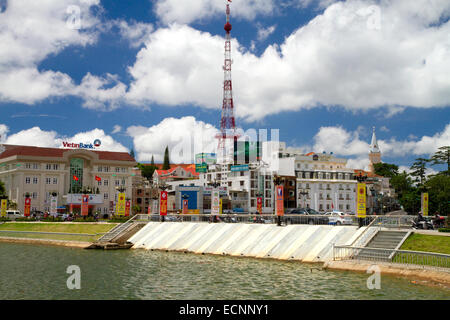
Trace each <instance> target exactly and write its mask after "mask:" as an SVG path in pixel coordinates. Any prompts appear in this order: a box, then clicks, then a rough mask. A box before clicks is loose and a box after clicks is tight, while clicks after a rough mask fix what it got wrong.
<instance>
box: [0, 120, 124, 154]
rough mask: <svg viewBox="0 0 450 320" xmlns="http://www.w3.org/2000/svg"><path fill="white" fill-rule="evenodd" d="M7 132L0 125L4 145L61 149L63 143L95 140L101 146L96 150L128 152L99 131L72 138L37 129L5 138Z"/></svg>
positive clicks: (6, 129)
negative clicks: (98, 140)
mask: <svg viewBox="0 0 450 320" xmlns="http://www.w3.org/2000/svg"><path fill="white" fill-rule="evenodd" d="M8 131H9V128H8V127H7V126H5V125H0V134H1V135H2V138H1V139H2V140H1V141H2V142H3V143H5V144H12V145H26V146H36V147H47V148H62V147H63V141H66V142H73V143H86V144H87V143H93V142H94V140H96V139H100V141H101V142H102V144H101V146H100V147H98V148H96V149H97V150H102V151H117V152H127V151H128V149H127V148H125V147H124V146H123V145H122V144H120V143H119V142H117V141H115V140H114V139H113V138H112V137H111V136H109V135H107V134H105V132H104V131H103V130H101V129H93V130H91V131H86V132H80V133H77V134H75V135H74V136H64V135H61V134H59V133H57V132H56V131H53V130H50V131H45V130H42V129H41V128H39V127H33V128H30V129H25V130H21V131H19V132H16V133H13V134H11V135H8V136H6V133H7V132H8ZM2 132H4V133H5V138H3V134H2Z"/></svg>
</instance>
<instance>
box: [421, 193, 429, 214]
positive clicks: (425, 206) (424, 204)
mask: <svg viewBox="0 0 450 320" xmlns="http://www.w3.org/2000/svg"><path fill="white" fill-rule="evenodd" d="M428 199H429V198H428V193H426V192H424V193H422V214H423V215H424V216H428Z"/></svg>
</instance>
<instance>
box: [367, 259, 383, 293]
mask: <svg viewBox="0 0 450 320" xmlns="http://www.w3.org/2000/svg"><path fill="white" fill-rule="evenodd" d="M367 273H369V274H371V276H370V277H369V278H367V282H366V284H367V289H369V290H374V289H377V290H380V289H381V270H380V267H379V266H377V265H371V266H370V267H369V268H368V269H367Z"/></svg>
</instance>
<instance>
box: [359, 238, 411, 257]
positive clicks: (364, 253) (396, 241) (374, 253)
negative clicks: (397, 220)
mask: <svg viewBox="0 0 450 320" xmlns="http://www.w3.org/2000/svg"><path fill="white" fill-rule="evenodd" d="M407 234H408V232H405V231H378V233H377V234H376V235H375V236H374V237H373V238H372V240H370V242H369V243H368V244H367V245H366V246H365V247H366V248H378V249H391V250H392V249H397V248H398V247H399V245H400V244H401V243H402V242H403V239H404V238H405V237H406V235H407ZM391 250H385V251H382V250H370V249H368V250H364V249H362V250H361V251H360V252H359V253H358V255H357V259H360V260H375V261H390V260H391V258H392V251H391Z"/></svg>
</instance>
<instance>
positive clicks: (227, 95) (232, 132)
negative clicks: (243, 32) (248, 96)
mask: <svg viewBox="0 0 450 320" xmlns="http://www.w3.org/2000/svg"><path fill="white" fill-rule="evenodd" d="M228 2H230V1H229V0H228ZM226 14H227V22H226V24H225V26H224V29H225V31H226V39H225V61H224V66H223V70H224V82H223V104H222V118H221V120H220V134H218V135H217V138H218V139H219V146H218V149H219V150H218V151H222V152H224V151H225V150H224V149H225V141H226V139H235V137H237V135H236V121H235V118H234V103H233V85H232V81H231V64H232V61H231V28H232V27H231V23H230V5H229V4H228V3H227V7H226Z"/></svg>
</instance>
